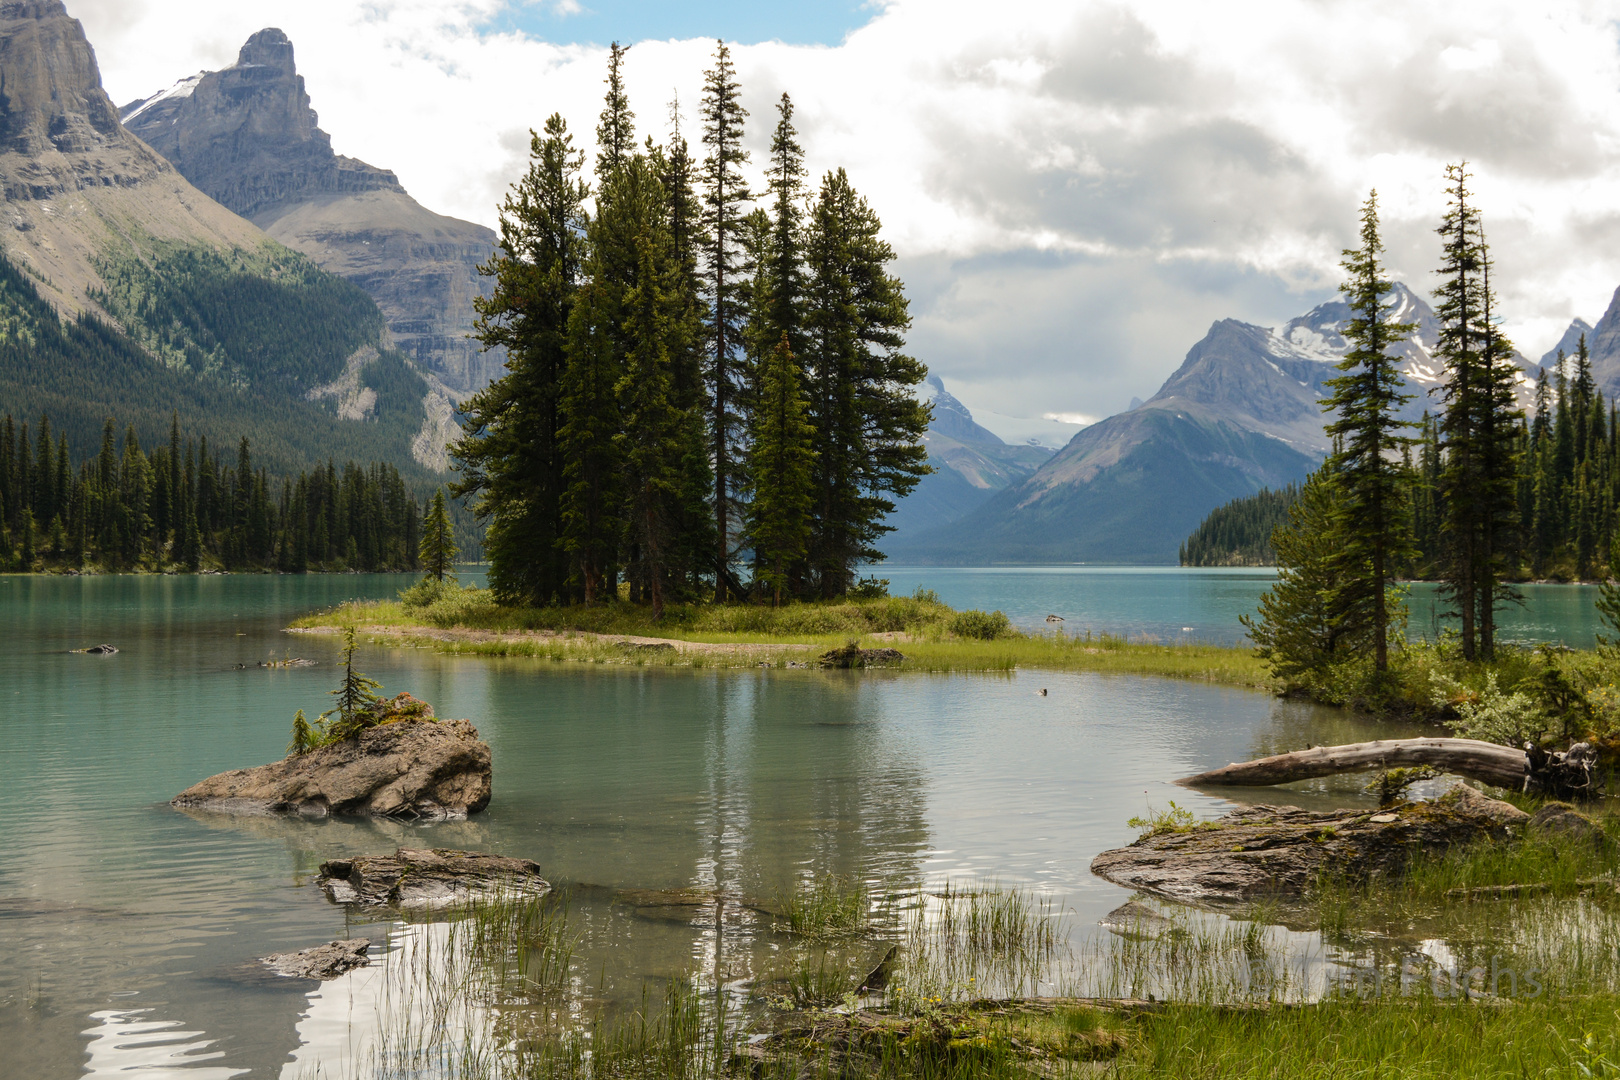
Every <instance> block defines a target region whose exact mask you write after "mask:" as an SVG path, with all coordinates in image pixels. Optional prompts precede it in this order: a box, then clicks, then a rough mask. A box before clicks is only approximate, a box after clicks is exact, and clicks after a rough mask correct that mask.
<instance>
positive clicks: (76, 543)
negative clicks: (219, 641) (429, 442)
mask: <svg viewBox="0 0 1620 1080" xmlns="http://www.w3.org/2000/svg"><path fill="white" fill-rule="evenodd" d="M51 429H52V420H51V418H50V417H48V416H46V417H41V419H40V437H41V439H40V441H41V446H42V447H45V446H49V434H50V432H51ZM115 430H116V424H115V423H114V421H113V420H112V419H111V418H107V419H106V420H105V421H104V422H103V424H102V428H101V436H102V438H101V450H100V453H99V454H98V455H97V456H96V458H95V459H93V460H88V461H80V462H79V463H78V464H77V465H76V466H75V464H74V462H73V460H72V452H71V449H70V447H69V445H68V443H67V440H66V438H65V436H64V437H62V438H61V439H60V441H59V442H58V444H57V446H56V448H55V449H53V450H51V451H50V452H49V453H48V454H44V453H41V455H40V456H38V457H35V456H34V455H33V454H32V453H31V452H30V442H31V441H30V437H29V430H28V423H27V421H24V422H23V423H22V425H21V428H20V430H19V429H18V425H17V424H16V423H15V422H14V421H13V419H12V418H11V417H10V416H6V417H3V418H0V569H9V568H11V567H10V565H9V564H10V563H11V562H16V563H18V564H20V565H28V566H32V565H34V564H36V563H37V564H38V565H39V566H41V567H43V568H45V569H78V568H81V567H84V566H87V565H88V566H91V567H98V568H103V569H109V570H161V569H173V568H176V567H179V568H184V569H187V570H196V569H198V568H200V567H201V566H202V565H203V564H204V563H205V562H206V563H207V564H209V565H210V566H220V567H223V568H225V569H228V570H259V569H276V570H281V571H287V572H294V573H297V572H303V571H305V570H310V569H355V570H406V569H411V568H413V567H414V565H415V555H416V551H417V547H418V543H417V533H418V528H419V520H418V511H417V505H416V500H415V498H414V497H413V496H412V495H411V493H410V492H409V490H408V489H407V488H406V485H405V480H404V478H403V477H402V476H401V475H400V473H399V471H398V470H397V469H395V468H394V467H393V466H391V465H382V464H373V465H370V466H367V467H361V466H359V465H356V464H355V463H353V462H350V463H349V464H347V465H346V466H344V468H343V470H342V471H341V472H339V471H338V469H337V468H336V466H335V465H334V464H332V463H331V462H328V463H327V464H326V466H325V467H324V468H317V469H315V470H313V471H311V472H307V473H300V474H298V476H297V478H296V479H293V478H292V477H286V476H284V477H281V478H276V477H273V476H272V474H271V473H270V472H269V470H267V469H264V468H262V467H259V466H258V465H257V464H256V462H255V458H254V453H253V451H252V448H251V446H250V444H249V441H248V440H247V438H245V437H244V438H242V439H240V440H238V441H237V444H236V451H237V452H236V461H235V465H234V467H233V466H232V465H230V464H228V463H227V462H226V461H224V460H222V459H221V458H220V457H218V456H217V455H215V454H214V453H211V452H210V450H209V448H208V443H207V439H206V438H204V439H202V440H193V439H191V438H186V439H185V440H184V441H182V439H181V429H180V419H179V416H178V414H171V417H170V424H169V432H168V435H169V437H168V441H167V444H166V445H163V444H159V445H156V446H154V448H153V450H152V452H151V453H150V454H148V453H147V452H146V451H145V450H144V449H143V448H142V446H141V442H140V438H139V436H138V434H137V433H136V431H135V428H134V426H133V425H131V426H129V427H127V428H126V429H125V432H124V437H123V440H122V448H121V449H120V445H119V440H117V439H116V438H115V437H114V432H115ZM42 523H48V525H42ZM13 546H17V547H20V548H21V549H23V550H22V551H21V552H20V553H19V555H18V557H17V558H16V559H13V558H12V556H11V548H12V547H13Z"/></svg>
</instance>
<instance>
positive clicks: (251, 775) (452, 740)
mask: <svg viewBox="0 0 1620 1080" xmlns="http://www.w3.org/2000/svg"><path fill="white" fill-rule="evenodd" d="M401 696H402V697H403V696H404V695H401ZM397 700H398V699H396V701H397ZM390 704H392V703H390ZM427 715H429V716H431V711H428V714H427ZM490 777H491V773H490V753H489V744H488V743H485V742H482V741H480V740H479V738H478V731H477V729H475V728H474V727H473V726H472V725H471V724H470V723H468V722H467V721H465V720H446V721H434V720H428V719H420V720H418V719H408V720H399V721H396V722H393V723H384V724H381V725H379V726H377V727H372V728H367V729H365V730H364V731H362V732H361V733H360V734H359V735H358V736H357V737H355V738H353V739H345V740H343V741H342V742H340V743H334V744H333V745H331V746H323V747H321V748H320V749H318V750H311V751H309V752H308V753H306V754H294V755H293V756H291V757H288V758H284V759H283V760H281V761H276V762H272V763H271V764H269V765H261V766H259V767H258V768H254V769H235V770H232V771H231V772H224V773H220V774H219V775H217V776H211V777H209V778H208V779H207V780H204V781H202V782H201V783H198V784H194V785H192V786H191V787H189V788H187V789H186V790H185V791H182V792H181V793H180V794H179V795H176V796H175V797H174V801H173V805H174V806H176V807H180V808H182V809H194V810H213V811H218V812H221V813H232V814H286V813H297V814H308V815H312V816H316V817H321V816H325V815H326V814H368V815H371V816H374V817H404V818H428V819H434V820H440V819H445V818H464V817H466V816H467V815H468V814H476V813H478V812H479V811H480V810H482V809H484V807H486V806H488V805H489V799H490V791H491V778H490Z"/></svg>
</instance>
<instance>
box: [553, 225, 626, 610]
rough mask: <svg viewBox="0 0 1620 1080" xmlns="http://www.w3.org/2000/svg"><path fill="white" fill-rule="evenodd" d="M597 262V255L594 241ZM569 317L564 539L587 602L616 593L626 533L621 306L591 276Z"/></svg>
mask: <svg viewBox="0 0 1620 1080" xmlns="http://www.w3.org/2000/svg"><path fill="white" fill-rule="evenodd" d="M592 247H593V252H592V260H593V262H594V260H595V258H596V252H595V250H594V249H595V245H594V244H593V245H592ZM590 278H591V279H592V280H588V281H587V282H586V284H585V285H584V286H582V287H581V288H580V290H579V293H578V294H577V296H576V298H575V301H574V306H573V311H572V312H571V313H570V315H569V320H568V330H569V336H568V365H567V367H566V368H565V369H564V371H563V380H562V387H561V400H560V405H561V409H560V412H561V415H562V416H563V417H564V420H563V424H562V426H561V427H560V428H559V429H558V431H557V441H558V445H559V446H560V447H561V449H562V453H563V458H564V461H565V464H564V466H563V496H562V544H563V548H564V549H565V550H566V551H568V552H569V554H570V555H571V556H572V558H573V564H574V565H573V572H574V575H575V579H576V581H577V584H578V588H579V591H580V595H581V598H582V599H583V600H584V601H585V603H587V604H591V603H599V602H602V601H606V600H610V599H612V598H613V590H614V588H615V579H616V574H617V567H618V559H619V540H620V537H621V536H622V534H623V527H624V523H623V519H622V516H621V514H622V509H623V500H622V495H621V490H620V489H621V478H622V472H621V461H620V450H621V443H620V442H619V441H618V440H617V439H615V436H616V435H617V434H618V432H619V430H620V428H621V424H622V420H621V417H620V414H619V400H618V393H617V392H618V387H619V380H620V378H621V377H622V375H623V365H622V363H621V362H620V361H621V358H620V355H619V352H618V348H617V346H618V342H617V340H616V334H615V333H614V325H613V318H612V316H613V315H615V314H617V305H616V304H615V303H614V298H613V297H612V296H610V295H609V291H608V289H607V287H606V286H604V285H601V284H598V283H597V282H596V281H595V280H594V278H595V275H594V274H591V275H590Z"/></svg>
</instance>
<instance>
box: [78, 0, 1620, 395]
mask: <svg viewBox="0 0 1620 1080" xmlns="http://www.w3.org/2000/svg"><path fill="white" fill-rule="evenodd" d="M513 2H518V0H513ZM68 5H69V10H70V11H71V12H72V13H73V14H74V15H76V16H78V17H79V18H81V19H82V20H83V21H84V23H85V27H86V30H87V32H88V33H89V36H90V39H91V41H92V42H93V43H94V45H95V46H96V48H97V51H98V59H99V60H100V63H101V67H102V72H103V76H104V80H105V82H106V85H107V88H108V91H109V93H111V95H112V97H113V98H114V100H115V101H116V102H117V103H119V104H122V103H124V102H127V101H130V100H132V99H135V98H138V97H144V96H146V95H148V94H151V93H152V92H154V91H156V90H158V89H161V88H162V87H164V86H166V85H168V84H169V83H171V82H173V81H174V80H176V79H178V78H180V77H182V76H184V75H187V74H190V73H193V72H195V71H197V70H199V69H204V68H208V69H217V68H220V67H224V66H227V65H229V64H230V63H232V62H233V61H234V59H235V57H236V52H237V50H238V49H239V48H240V46H241V44H242V42H243V41H244V40H245V39H246V38H247V36H248V35H249V34H251V33H252V32H253V31H255V30H258V29H261V28H262V27H264V26H270V25H274V26H279V27H281V28H282V29H283V30H285V31H286V32H287V33H288V34H289V35H290V36H291V38H292V40H293V42H294V44H295V46H296V48H297V51H298V65H299V69H300V71H301V72H302V73H303V75H304V76H305V79H306V82H307V84H308V87H309V91H310V94H311V96H312V98H313V100H314V104H315V107H316V109H317V110H318V111H319V112H320V114H321V124H322V127H324V128H325V129H326V130H327V131H328V132H330V133H331V135H332V143H333V147H334V149H336V150H337V151H338V152H339V153H343V154H348V155H351V156H353V157H358V158H361V159H364V160H366V161H369V162H371V163H372V164H375V165H379V166H382V167H384V168H389V169H393V170H395V171H396V172H397V173H398V174H399V176H400V179H401V181H402V182H403V183H404V184H405V185H406V187H407V188H408V189H409V190H410V191H411V193H412V194H413V195H415V196H416V198H417V199H418V200H420V201H421V202H422V203H424V204H425V205H427V206H429V207H430V208H432V209H434V210H437V211H440V212H442V213H449V214H454V215H457V216H460V217H464V218H469V219H471V220H475V221H480V222H484V223H486V224H491V225H493V224H494V218H495V207H496V204H497V202H498V201H499V199H500V197H501V194H502V193H503V192H504V190H505V188H506V186H507V185H508V184H509V183H510V182H511V181H512V180H513V179H514V178H515V177H516V176H517V175H518V174H519V173H520V171H521V170H522V168H523V166H524V155H525V154H526V152H527V141H528V140H527V131H528V129H529V128H530V127H538V126H540V125H541V123H542V122H543V121H544V119H545V117H546V116H547V115H548V114H550V113H551V112H553V111H556V112H561V113H562V114H563V115H564V116H565V117H567V119H568V121H569V123H570V125H571V126H572V127H573V129H574V130H575V132H576V135H577V137H578V139H579V140H580V141H581V142H582V143H584V144H585V145H586V146H587V148H590V145H591V142H592V138H591V135H592V132H593V130H594V128H595V123H596V115H597V112H598V111H599V110H600V107H601V105H600V102H601V92H602V84H601V80H602V76H603V68H604V50H602V49H600V48H595V47H588V46H574V45H568V46H558V45H552V44H548V43H547V42H544V41H539V40H534V39H532V38H528V37H525V36H523V35H519V34H513V33H492V32H489V31H487V30H486V29H485V28H486V27H488V26H491V25H499V24H500V23H501V19H500V16H501V15H502V14H503V12H504V11H505V0H459V2H443V0H236V2H233V3H231V4H228V5H224V4H218V3H217V2H213V0H68ZM1617 18H1620V2H1605V3H1568V4H1559V5H1556V6H1553V7H1550V8H1540V9H1537V8H1534V7H1533V6H1531V5H1523V4H1509V3H1480V2H1471V3H1449V2H1441V3H1429V4H1424V5H1408V6H1394V5H1371V4H1367V3H1333V2H1310V0H1297V2H1278V3H1267V4H1199V3H1154V4H1134V5H1131V6H1129V7H1127V6H1123V5H1117V4H1105V3H1090V2H1082V3H1072V2H1067V3H1045V4H1042V3H1016V2H1014V3H1002V4H996V5H990V6H987V5H984V4H982V3H968V2H965V0H891V2H889V3H887V4H885V5H883V6H882V10H881V12H880V13H878V14H877V15H876V16H875V18H874V19H873V20H872V21H871V22H870V23H869V24H868V25H866V26H864V27H862V28H860V29H859V30H856V31H854V32H853V33H851V34H850V35H849V36H848V37H847V38H846V40H845V41H844V43H843V44H842V45H840V46H838V47H835V48H829V47H821V46H787V45H782V44H779V43H764V44H753V43H743V44H740V45H737V46H736V47H735V56H736V60H737V66H738V72H739V76H740V79H741V82H742V85H743V90H744V100H745V104H746V105H747V107H748V108H749V109H750V111H751V112H752V114H753V116H752V121H751V123H752V127H751V130H750V132H749V142H750V144H751V146H752V147H753V149H754V155H755V160H756V163H758V162H759V161H760V160H762V159H763V157H764V151H765V147H766V144H767V141H768V134H769V129H770V126H771V124H772V123H773V121H774V108H773V106H774V102H775V99H776V98H777V96H778V95H779V94H780V93H782V92H783V91H784V90H785V91H787V92H788V93H790V94H792V96H793V99H794V101H795V104H796V105H797V108H798V114H797V117H796V119H797V121H798V123H799V125H800V130H801V135H802V140H801V141H802V142H803V144H804V146H805V149H806V151H807V154H808V159H809V164H810V167H811V169H812V172H813V174H816V175H819V173H820V172H821V171H823V170H825V169H827V168H831V167H834V166H837V165H843V166H845V167H847V168H848V169H849V170H850V174H851V177H852V179H853V180H854V182H855V184H856V186H857V188H858V189H859V190H860V191H862V192H863V193H864V194H865V195H866V196H867V197H868V198H869V199H870V200H871V201H872V203H873V204H874V206H875V207H876V208H877V210H878V212H879V214H880V215H881V216H882V218H883V221H884V223H885V225H886V228H887V235H888V238H889V240H890V241H891V243H893V245H894V247H895V250H896V251H897V252H898V253H899V255H900V268H899V270H900V273H901V274H902V276H903V277H904V278H905V279H906V281H907V283H908V287H909V291H910V295H911V297H912V311H913V315H914V317H915V320H916V324H915V326H914V328H913V333H912V339H911V341H912V351H913V352H915V353H916V354H917V355H918V356H919V357H921V358H922V359H923V360H925V361H926V362H927V363H928V364H929V365H930V367H931V368H932V369H933V370H934V371H935V372H936V373H938V374H940V375H941V376H943V377H944V379H945V380H946V382H947V384H948V385H949V387H950V389H951V391H952V393H954V394H955V395H956V396H957V397H959V398H960V399H962V400H963V401H964V402H965V403H966V404H967V405H968V406H969V407H971V408H974V409H975V410H985V411H993V412H996V413H1001V414H1005V415H1007V416H1011V417H1027V418H1039V417H1042V416H1043V415H1045V414H1048V413H1053V414H1072V415H1076V416H1089V417H1098V416H1103V415H1107V414H1109V413H1113V412H1117V411H1120V410H1122V409H1124V408H1125V407H1126V403H1127V402H1128V400H1129V399H1130V398H1131V397H1132V396H1133V395H1135V396H1140V397H1144V398H1146V397H1148V396H1150V395H1151V394H1152V393H1153V391H1154V390H1156V389H1157V388H1158V385H1159V383H1160V382H1162V381H1163V379H1164V378H1165V377H1166V376H1167V375H1168V374H1169V373H1170V372H1171V371H1173V370H1174V369H1175V368H1176V366H1177V365H1178V364H1179V363H1180V361H1181V358H1182V356H1183V354H1184V353H1185V352H1186V350H1187V349H1188V347H1190V346H1191V345H1192V344H1193V342H1195V341H1196V340H1198V338H1200V337H1201V336H1202V335H1203V333H1204V332H1205V330H1206V329H1207V328H1208V326H1209V324H1210V323H1211V322H1212V321H1213V320H1215V319H1217V318H1224V317H1229V316H1230V317H1236V318H1240V319H1244V320H1247V321H1251V322H1257V323H1260V324H1262V325H1275V324H1277V323H1280V322H1283V321H1285V320H1286V319H1288V318H1289V317H1291V316H1293V315H1296V314H1299V313H1300V312H1302V311H1304V310H1306V309H1308V308H1310V307H1312V306H1313V305H1314V304H1316V303H1318V302H1320V301H1321V300H1323V299H1324V298H1326V297H1327V296H1328V295H1329V294H1330V293H1331V292H1332V290H1333V289H1334V288H1335V286H1336V285H1337V282H1338V280H1339V276H1340V275H1339V271H1338V268H1337V260H1338V257H1339V251H1340V249H1341V248H1343V247H1344V246H1346V245H1347V244H1350V243H1353V242H1354V241H1355V227H1356V210H1357V207H1358V205H1359V203H1360V201H1361V199H1362V198H1364V197H1365V195H1366V192H1367V189H1368V188H1370V187H1374V186H1376V187H1377V188H1378V189H1379V192H1380V195H1381V199H1382V202H1383V206H1384V209H1385V215H1386V233H1387V239H1388V242H1389V247H1390V253H1389V262H1390V265H1391V268H1392V269H1393V270H1394V271H1395V272H1396V274H1397V275H1398V276H1399V277H1401V278H1403V279H1405V280H1406V281H1408V282H1409V283H1410V284H1412V286H1413V287H1414V288H1416V289H1418V290H1419V291H1422V292H1427V291H1428V288H1429V286H1430V284H1431V282H1432V275H1431V273H1430V271H1431V269H1432V267H1433V266H1434V265H1435V264H1436V263H1437V261H1438V259H1437V252H1438V247H1437V243H1436V238H1435V236H1434V234H1433V228H1434V225H1435V224H1436V223H1437V221H1438V218H1439V215H1440V213H1441V210H1442V206H1443V192H1442V187H1441V185H1442V169H1443V166H1444V164H1445V163H1446V162H1447V161H1451V160H1457V159H1460V158H1467V159H1468V160H1469V161H1471V162H1472V163H1473V167H1474V169H1475V170H1476V171H1477V176H1478V180H1477V186H1478V191H1479V197H1480V204H1481V205H1482V207H1483V208H1484V213H1485V220H1486V224H1487V228H1488V229H1489V233H1490V238H1491V241H1492V243H1493V245H1494V248H1495V253H1496V257H1497V260H1498V276H1497V278H1496V280H1497V282H1498V284H1499V287H1500V290H1501V295H1502V301H1503V310H1504V311H1505V312H1506V313H1507V315H1508V320H1509V321H1508V330H1509V332H1510V334H1511V335H1512V336H1513V337H1514V339H1515V341H1516V343H1517V344H1518V345H1519V346H1520V348H1521V349H1522V350H1523V351H1524V352H1525V353H1526V354H1529V355H1533V356H1534V355H1540V353H1541V352H1542V351H1543V350H1544V349H1545V348H1547V347H1548V346H1550V345H1551V344H1552V343H1553V342H1555V341H1556V340H1557V339H1558V337H1559V335H1560V334H1561V333H1562V332H1563V329H1564V327H1565V326H1566V325H1567V324H1568V322H1569V320H1570V319H1571V318H1572V317H1574V316H1576V315H1580V316H1583V317H1585V318H1586V319H1587V320H1589V321H1595V320H1596V319H1597V317H1598V316H1599V315H1600V314H1601V313H1602V311H1603V308H1604V307H1605V305H1606V304H1607V302H1608V299H1609V296H1610V294H1611V293H1612V292H1613V290H1614V289H1615V287H1616V285H1620V244H1617V243H1616V242H1615V241H1616V240H1617V239H1620V108H1617V107H1616V106H1617V105H1620V97H1617V91H1620V49H1617V48H1616V30H1615V26H1616V20H1617ZM712 51H713V42H712V41H709V40H694V41H679V42H640V43H637V44H636V45H635V47H634V48H633V49H632V50H631V52H630V54H629V57H628V61H627V66H626V74H627V79H628V84H629V89H630V93H631V101H632V105H633V107H634V108H635V110H636V112H637V120H638V123H639V125H640V131H641V133H642V134H647V133H651V134H653V135H655V136H657V137H662V136H663V134H664V133H665V132H666V131H667V129H668V126H669V121H668V106H669V103H670V101H671V100H672V99H673V98H678V99H679V101H680V102H681V105H682V108H683V110H684V111H685V113H686V115H687V120H686V126H687V130H688V133H689V135H693V136H694V141H695V129H694V126H693V120H692V116H693V114H694V112H695V106H696V103H697V101H698V97H699V93H700V86H701V79H702V72H703V69H704V68H705V67H706V66H708V64H709V62H710V56H711V54H712ZM760 186H761V187H763V185H762V184H761V185H760Z"/></svg>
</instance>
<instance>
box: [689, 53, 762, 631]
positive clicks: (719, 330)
mask: <svg viewBox="0 0 1620 1080" xmlns="http://www.w3.org/2000/svg"><path fill="white" fill-rule="evenodd" d="M702 116H703V144H704V146H706V147H707V148H708V154H707V156H706V157H705V158H704V160H703V167H702V173H701V183H702V198H703V228H704V230H705V232H706V234H707V235H706V241H707V243H706V250H705V252H704V256H705V257H704V263H705V285H706V286H707V293H708V296H707V299H708V305H709V347H708V383H709V395H710V397H709V412H710V415H709V437H710V439H711V441H712V443H711V451H710V457H711V459H712V460H713V462H714V532H715V537H714V539H715V554H714V576H715V582H714V595H715V599H716V600H717V601H723V600H725V599H726V597H727V595H728V594H729V592H730V583H729V579H730V577H731V551H732V539H733V536H732V525H733V523H734V522H735V521H736V517H735V513H734V511H735V503H736V499H737V491H736V484H735V480H736V478H737V476H736V474H737V472H738V464H739V461H740V454H739V449H738V446H737V437H738V435H739V433H740V431H741V430H742V429H743V428H744V426H745V423H746V417H745V416H744V415H742V412H741V410H739V409H738V407H737V391H738V389H739V387H740V386H743V385H746V379H745V378H739V375H740V374H742V375H745V373H739V372H738V370H737V362H736V356H735V353H736V352H737V350H738V348H739V347H740V346H741V345H742V342H741V341H740V340H739V338H740V336H741V335H740V327H741V325H742V322H743V318H744V312H743V310H742V304H741V303H740V302H739V285H740V284H741V282H740V281H739V275H738V259H739V256H740V254H741V243H740V241H741V232H742V218H743V205H744V204H745V203H746V202H747V201H748V200H749V198H750V195H749V193H748V185H747V182H746V181H745V180H744V178H743V175H742V171H741V170H742V166H743V165H745V164H747V162H748V151H746V150H744V149H743V145H742V138H743V121H744V120H745V119H746V118H747V116H748V110H746V109H744V108H743V106H742V89H741V87H740V86H738V84H737V77H736V69H735V68H734V67H733V66H732V62H731V50H730V49H729V48H727V47H726V43H725V42H724V41H720V42H717V43H716V48H715V55H714V66H713V67H712V68H710V69H709V70H708V71H706V72H704V75H703V102H702Z"/></svg>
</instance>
